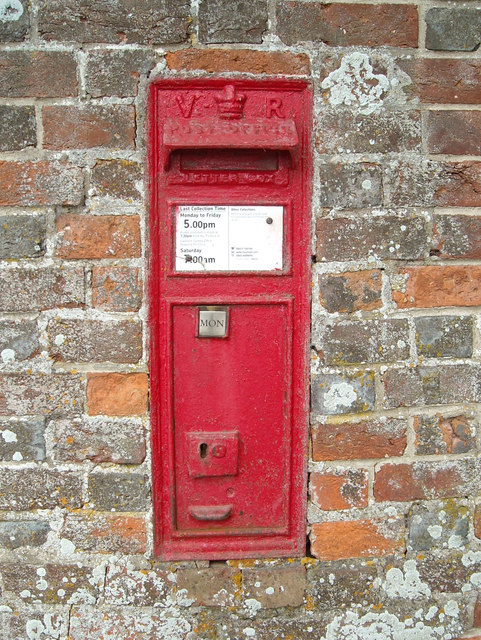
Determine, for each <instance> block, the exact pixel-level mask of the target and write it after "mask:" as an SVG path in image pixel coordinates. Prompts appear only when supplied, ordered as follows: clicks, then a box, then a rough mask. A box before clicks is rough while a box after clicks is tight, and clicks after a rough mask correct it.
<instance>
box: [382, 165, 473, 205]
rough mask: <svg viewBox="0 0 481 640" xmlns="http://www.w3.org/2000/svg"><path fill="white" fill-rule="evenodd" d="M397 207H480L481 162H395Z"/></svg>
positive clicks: (393, 195) (393, 179)
mask: <svg viewBox="0 0 481 640" xmlns="http://www.w3.org/2000/svg"><path fill="white" fill-rule="evenodd" d="M387 176H388V180H389V182H390V190H391V203H392V204H394V205H397V206H437V207H479V206H480V205H481V162H456V163H443V162H432V161H421V162H419V161H417V162H414V163H405V162H401V163H399V164H397V163H394V164H393V165H391V166H390V167H389V168H388V171H387Z"/></svg>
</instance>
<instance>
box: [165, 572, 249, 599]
mask: <svg viewBox="0 0 481 640" xmlns="http://www.w3.org/2000/svg"><path fill="white" fill-rule="evenodd" d="M176 575H177V588H178V589H182V590H184V589H185V591H186V594H185V595H186V597H187V598H188V599H189V600H193V601H194V603H195V604H196V605H201V606H206V607H225V606H232V605H233V604H234V603H235V593H236V590H237V589H238V583H239V581H240V580H239V579H240V577H241V576H240V573H239V572H238V571H235V570H234V569H231V568H230V567H227V566H224V567H209V568H208V569H182V568H180V569H179V570H178V571H177V574H176Z"/></svg>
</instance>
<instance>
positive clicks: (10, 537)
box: [0, 520, 51, 549]
mask: <svg viewBox="0 0 481 640" xmlns="http://www.w3.org/2000/svg"><path fill="white" fill-rule="evenodd" d="M50 530H51V529H50V524H49V523H48V522H45V521H44V520H10V521H9V520H2V521H0V547H3V548H4V549H19V548H20V547H41V546H42V545H43V544H45V542H47V536H48V533H49V531H50Z"/></svg>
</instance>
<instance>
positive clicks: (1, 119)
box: [0, 22, 37, 151]
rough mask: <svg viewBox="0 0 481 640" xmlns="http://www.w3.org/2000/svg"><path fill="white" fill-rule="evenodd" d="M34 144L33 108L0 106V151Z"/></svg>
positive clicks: (35, 138)
mask: <svg viewBox="0 0 481 640" xmlns="http://www.w3.org/2000/svg"><path fill="white" fill-rule="evenodd" d="M0 25H1V22H0ZM0 28H1V27H0ZM36 144H37V133H36V121H35V108H34V107H12V106H10V105H8V106H7V105H0V151H19V150H21V149H26V148H27V147H34V146H35V145H36Z"/></svg>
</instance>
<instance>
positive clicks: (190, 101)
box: [175, 93, 199, 118]
mask: <svg viewBox="0 0 481 640" xmlns="http://www.w3.org/2000/svg"><path fill="white" fill-rule="evenodd" d="M198 97H199V96H198V95H197V94H195V93H194V94H193V95H191V96H180V95H178V96H175V100H176V102H177V104H178V105H179V109H180V111H181V113H182V115H183V116H184V118H190V115H191V113H192V109H193V108H194V104H195V101H196V100H197V98H198Z"/></svg>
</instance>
